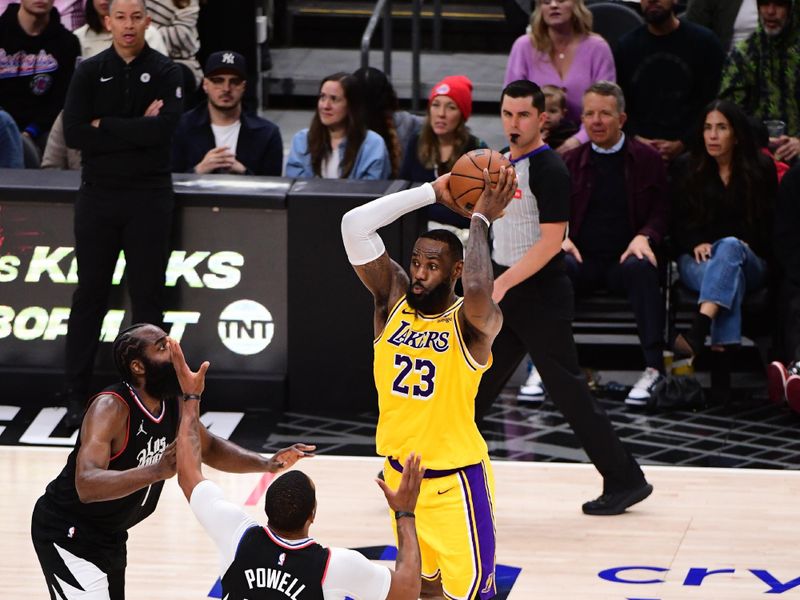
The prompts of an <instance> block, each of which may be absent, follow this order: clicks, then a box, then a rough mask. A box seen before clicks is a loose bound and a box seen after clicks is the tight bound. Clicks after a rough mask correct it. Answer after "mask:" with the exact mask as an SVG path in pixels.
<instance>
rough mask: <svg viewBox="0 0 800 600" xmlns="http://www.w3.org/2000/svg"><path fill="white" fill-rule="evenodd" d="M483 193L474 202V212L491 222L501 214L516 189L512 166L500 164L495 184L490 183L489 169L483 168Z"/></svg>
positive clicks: (515, 178) (514, 173) (515, 176)
mask: <svg viewBox="0 0 800 600" xmlns="http://www.w3.org/2000/svg"><path fill="white" fill-rule="evenodd" d="M483 184H484V185H483V193H482V194H481V196H480V198H478V201H477V202H476V203H475V212H477V213H481V214H482V215H483V216H484V217H486V218H487V219H489V221H490V222H493V221H494V220H495V219H499V218H500V217H502V216H503V211H505V209H506V206H508V203H509V202H511V199H512V198H513V197H514V194H515V193H516V191H517V174H516V171H515V170H514V169H513V168H512V167H506V166H501V167H500V174H499V175H498V176H497V185H494V186H493V185H492V180H491V178H490V177H489V170H488V169H484V170H483Z"/></svg>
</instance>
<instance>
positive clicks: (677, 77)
mask: <svg viewBox="0 0 800 600" xmlns="http://www.w3.org/2000/svg"><path fill="white" fill-rule="evenodd" d="M675 4H676V1H675V0H642V13H643V14H644V19H645V21H646V23H645V24H644V25H642V26H640V27H637V28H636V29H634V30H633V31H631V32H629V33H627V34H625V35H624V36H623V37H622V38H620V40H619V43H618V44H617V47H616V49H615V51H614V58H615V59H616V63H617V81H618V82H619V84H620V86H621V87H622V91H623V92H624V93H625V99H626V101H627V106H628V123H627V126H626V128H625V131H626V133H627V134H628V135H631V136H636V137H638V138H639V140H640V141H643V142H645V143H648V144H650V145H651V146H653V148H655V149H656V150H658V152H659V153H660V154H661V156H662V157H663V158H664V160H673V159H674V158H676V157H677V156H678V155H679V154H681V153H682V152H683V151H684V150H685V148H686V147H687V144H688V141H689V139H690V138H691V136H692V132H693V131H694V129H695V127H696V126H697V121H698V119H699V118H700V117H701V115H702V114H703V108H704V107H705V106H706V105H707V104H708V103H709V102H711V100H713V99H714V98H715V97H716V94H717V90H718V89H719V77H720V72H721V71H722V62H723V60H724V58H725V53H724V52H723V50H722V46H721V45H720V43H719V40H718V39H717V38H716V37H715V36H714V34H713V33H711V31H709V30H708V29H706V28H705V27H702V26H701V25H696V24H695V23H691V22H688V21H680V20H678V17H676V16H675V13H674V8H675Z"/></svg>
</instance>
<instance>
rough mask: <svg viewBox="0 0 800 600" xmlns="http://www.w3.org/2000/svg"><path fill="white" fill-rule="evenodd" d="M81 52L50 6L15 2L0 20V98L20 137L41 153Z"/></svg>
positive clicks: (43, 0)
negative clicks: (29, 140)
mask: <svg viewBox="0 0 800 600" xmlns="http://www.w3.org/2000/svg"><path fill="white" fill-rule="evenodd" d="M80 55H81V47H80V43H79V42H78V38H76V37H75V36H74V35H73V34H71V33H70V32H69V31H67V30H66V29H65V28H64V26H63V25H61V19H60V17H59V16H58V11H57V10H56V9H55V8H53V0H21V1H20V4H10V5H9V6H8V8H7V9H6V10H5V12H4V13H3V14H2V16H0V57H2V59H1V60H0V98H2V100H3V108H5V110H6V111H8V113H9V114H10V115H11V116H12V117H14V121H16V123H17V127H19V130H20V132H22V135H26V136H28V137H30V138H31V139H33V140H34V141H35V142H36V143H37V144H38V145H39V147H40V148H44V144H45V142H46V141H47V132H48V131H49V130H50V127H51V126H52V125H53V121H54V120H55V118H56V115H58V113H59V111H60V110H61V108H62V107H63V106H64V96H65V95H66V93H67V86H68V85H69V80H70V78H71V77H72V72H73V71H74V70H75V61H76V59H77V58H78V57H79V56H80Z"/></svg>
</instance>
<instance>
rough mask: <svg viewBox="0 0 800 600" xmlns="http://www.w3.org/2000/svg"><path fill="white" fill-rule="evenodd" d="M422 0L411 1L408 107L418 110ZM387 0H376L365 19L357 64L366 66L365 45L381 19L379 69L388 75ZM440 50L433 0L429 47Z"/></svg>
mask: <svg viewBox="0 0 800 600" xmlns="http://www.w3.org/2000/svg"><path fill="white" fill-rule="evenodd" d="M423 1H424V0H413V1H412V3H411V110H412V111H417V110H419V99H420V91H421V90H420V88H421V76H420V56H421V54H422V49H421V45H422V34H421V32H420V25H421V20H422V19H421V15H422V3H423ZM391 4H392V3H391V0H378V2H376V3H375V9H374V10H373V11H372V15H371V16H370V18H369V22H368V23H367V27H366V29H364V34H363V35H362V36H361V66H362V67H368V66H369V48H370V44H371V43H372V36H373V35H374V33H375V28H376V27H377V26H378V20H379V19H381V18H382V19H383V72H384V73H386V76H387V77H389V78H391V76H392V6H391ZM441 49H442V0H433V50H434V52H439V51H441Z"/></svg>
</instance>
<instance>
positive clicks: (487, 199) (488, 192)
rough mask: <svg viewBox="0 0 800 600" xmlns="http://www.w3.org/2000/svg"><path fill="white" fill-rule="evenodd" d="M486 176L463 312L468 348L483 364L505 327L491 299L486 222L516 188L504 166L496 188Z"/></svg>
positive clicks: (469, 253)
mask: <svg viewBox="0 0 800 600" xmlns="http://www.w3.org/2000/svg"><path fill="white" fill-rule="evenodd" d="M483 177H484V183H485V186H484V191H483V194H481V197H480V198H479V199H478V202H477V203H476V204H475V210H474V212H473V215H472V219H471V221H470V234H469V241H468V242H467V249H466V254H465V258H464V272H463V275H462V280H463V281H462V283H463V286H464V308H463V311H462V313H461V314H462V315H463V318H464V319H465V321H466V323H465V325H466V326H465V329H466V330H467V332H469V335H468V340H467V345H468V346H469V350H470V352H471V353H472V355H473V357H474V358H475V360H478V361H480V362H485V361H486V360H488V358H489V352H490V350H491V345H492V341H493V340H494V338H495V336H496V335H497V333H498V332H499V331H500V327H501V326H502V324H503V315H502V313H501V312H500V308H499V307H498V306H497V304H495V302H494V301H493V300H492V291H493V289H494V274H493V272H492V260H491V253H490V250H489V240H488V231H489V227H488V225H487V224H486V221H489V222H490V223H491V222H493V221H495V220H496V219H499V218H500V217H502V215H503V211H504V210H505V207H506V206H507V205H508V203H509V202H510V201H511V199H512V198H513V197H514V193H515V192H516V189H517V184H516V178H515V174H514V170H513V169H506V168H505V167H501V168H500V175H499V178H498V181H497V185H496V186H492V184H491V181H490V180H489V173H488V172H487V171H486V170H484V173H483ZM484 219H485V220H484Z"/></svg>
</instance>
